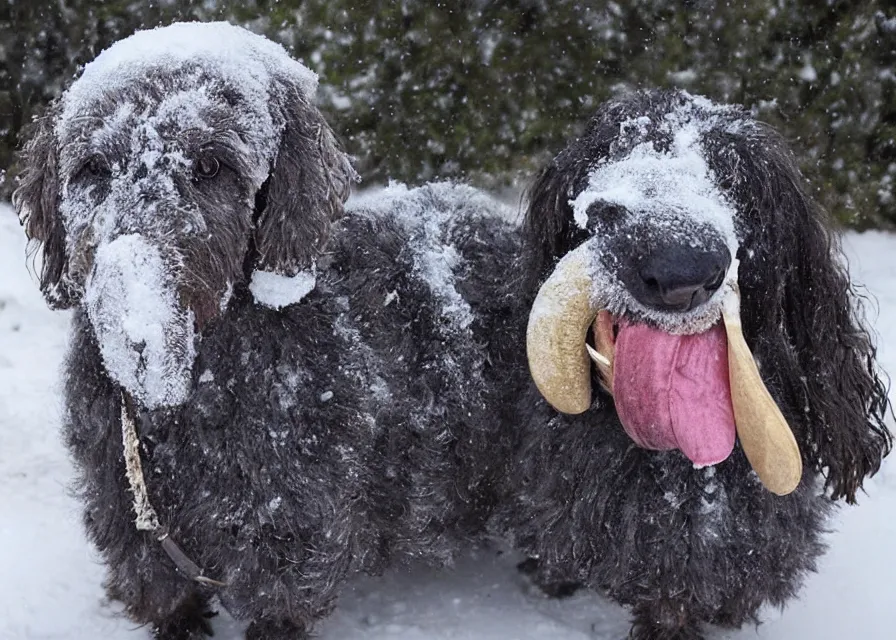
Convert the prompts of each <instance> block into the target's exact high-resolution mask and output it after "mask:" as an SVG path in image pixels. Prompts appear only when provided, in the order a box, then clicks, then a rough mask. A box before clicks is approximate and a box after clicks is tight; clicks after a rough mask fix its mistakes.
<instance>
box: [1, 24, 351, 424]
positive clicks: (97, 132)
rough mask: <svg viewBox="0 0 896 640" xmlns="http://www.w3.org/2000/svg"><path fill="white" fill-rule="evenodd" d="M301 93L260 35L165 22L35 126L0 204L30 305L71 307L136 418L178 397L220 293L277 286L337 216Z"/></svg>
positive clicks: (346, 173)
mask: <svg viewBox="0 0 896 640" xmlns="http://www.w3.org/2000/svg"><path fill="white" fill-rule="evenodd" d="M316 85H317V77H316V75H315V74H313V73H312V72H311V71H309V70H308V69H306V68H305V67H303V66H302V65H300V64H299V63H298V62H295V61H294V60H292V59H291V58H290V57H289V56H288V55H287V53H286V52H285V50H284V49H283V48H282V47H280V46H279V45H276V44H274V43H272V42H270V41H268V40H266V39H264V38H262V37H260V36H256V35H254V34H251V33H250V32H248V31H245V30H243V29H241V28H238V27H233V26H230V25H227V24H222V23H214V24H176V25H171V26H169V27H165V28H162V29H157V30H153V31H144V32H139V33H137V34H135V35H134V36H131V37H130V38H127V39H125V40H122V41H121V42H119V43H117V44H115V45H114V46H112V47H111V48H110V49H108V50H106V51H105V52H104V53H102V54H101V55H100V56H99V57H98V58H97V59H96V60H95V61H94V62H93V63H91V64H89V65H87V67H86V68H85V69H84V72H83V74H82V75H81V76H80V78H79V79H78V80H76V81H75V82H74V83H73V84H72V86H71V87H70V88H69V89H68V90H67V91H66V92H65V93H64V94H63V96H62V98H61V99H60V100H59V101H58V102H57V103H56V104H54V105H53V106H51V108H50V109H49V112H48V113H47V114H46V115H45V116H44V117H43V118H42V119H40V120H39V121H37V122H36V123H35V125H34V129H33V133H32V134H31V138H30V140H29V141H28V142H27V144H26V145H25V147H24V150H23V158H22V160H23V166H24V170H23V173H22V175H21V176H20V186H19V188H18V189H17V191H16V193H15V194H14V196H13V202H14V205H15V207H16V209H17V211H18V214H19V218H20V220H21V222H22V224H23V225H24V227H25V231H26V234H27V235H28V237H29V238H30V239H32V240H34V241H37V243H39V245H38V246H40V247H41V249H42V254H41V271H40V284H41V290H42V291H43V293H44V296H45V297H46V299H47V302H48V303H49V304H50V306H52V307H54V308H68V307H72V306H75V305H78V304H83V305H85V307H86V309H87V312H88V316H89V318H90V321H91V323H92V325H93V328H94V330H95V333H96V335H97V339H98V341H99V343H100V346H101V349H102V353H103V357H104V362H105V364H106V368H107V370H108V371H109V373H110V374H111V375H112V377H113V378H114V379H116V381H117V382H119V383H120V384H122V385H123V386H124V387H125V388H126V389H128V390H129V391H131V392H132V393H134V395H135V396H137V397H138V398H139V399H140V400H141V401H143V402H144V403H145V404H146V405H147V406H150V407H153V406H160V405H172V404H177V403H179V402H180V401H182V400H183V399H184V398H185V394H186V393H187V390H188V388H189V385H190V379H191V366H192V360H193V354H194V353H195V344H194V342H195V339H196V336H197V335H198V332H201V331H202V329H203V328H205V327H206V326H207V325H209V323H211V322H213V321H214V319H215V318H216V317H217V316H219V315H220V314H221V313H222V312H223V310H224V309H226V307H227V304H228V301H229V298H230V296H231V293H232V291H233V289H234V287H235V286H239V285H240V284H246V281H247V280H248V279H250V278H254V277H257V276H258V275H260V274H261V275H264V274H273V277H280V278H283V279H284V282H286V283H287V284H289V281H288V280H286V279H288V278H295V277H296V276H298V275H299V274H300V273H302V272H303V271H306V270H309V269H311V268H312V267H313V262H314V259H315V257H316V256H317V255H318V253H319V252H320V251H321V250H322V247H323V245H324V243H325V241H326V239H327V235H328V231H329V229H330V226H331V223H332V221H333V220H334V219H335V218H336V217H338V216H339V215H340V214H341V212H342V203H343V201H344V200H345V198H346V197H347V195H348V190H349V187H350V183H351V181H352V180H353V179H354V172H353V170H352V168H351V165H350V162H349V160H348V158H347V156H345V155H344V154H343V153H342V152H341V151H340V150H339V148H338V146H337V144H336V141H335V140H334V137H333V134H332V132H331V131H330V129H329V127H328V126H327V124H326V122H325V121H324V119H323V117H322V116H321V114H320V113H319V112H318V110H317V109H316V108H315V107H314V106H313V100H314V93H315V90H316ZM253 274H254V276H253ZM297 286H301V285H300V284H299V285H297Z"/></svg>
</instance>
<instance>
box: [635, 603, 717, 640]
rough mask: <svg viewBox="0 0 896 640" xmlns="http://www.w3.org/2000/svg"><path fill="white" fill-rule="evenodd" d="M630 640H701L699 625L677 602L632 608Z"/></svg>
mask: <svg viewBox="0 0 896 640" xmlns="http://www.w3.org/2000/svg"><path fill="white" fill-rule="evenodd" d="M632 613H633V614H634V621H633V623H632V630H631V632H630V633H629V638H630V639H631V640H703V639H704V636H703V633H702V631H701V630H700V623H699V622H698V621H696V620H694V619H693V618H691V617H690V616H689V615H688V614H687V611H686V609H685V608H684V607H682V606H681V603H679V602H670V601H667V600H659V601H656V602H651V603H647V604H641V605H637V606H635V607H634V608H633V610H632Z"/></svg>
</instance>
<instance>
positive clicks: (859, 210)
mask: <svg viewBox="0 0 896 640" xmlns="http://www.w3.org/2000/svg"><path fill="white" fill-rule="evenodd" d="M190 19H199V20H211V19H228V20H231V21H234V22H238V23H241V24H244V25H245V26H247V27H249V28H250V29H252V30H254V31H257V32H260V33H264V34H266V35H268V36H269V37H271V38H273V39H275V40H277V41H279V42H281V43H283V44H284V45H285V46H286V47H287V48H288V49H290V51H292V53H293V54H294V55H295V56H296V57H298V58H299V59H301V60H302V61H303V62H305V63H306V64H307V65H308V66H309V67H311V68H312V69H314V70H315V71H317V72H318V73H319V74H320V75H321V78H322V87H321V91H320V94H319V99H320V104H321V107H322V108H323V109H324V111H325V112H326V113H327V116H328V118H329V120H330V122H331V123H332V124H333V126H334V128H335V129H336V131H337V132H339V133H340V135H341V136H342V138H343V140H344V142H345V144H346V146H347V147H348V149H349V150H350V151H351V152H352V153H353V154H354V155H356V156H357V158H358V165H359V169H360V170H361V173H362V175H363V176H364V178H365V179H366V181H368V182H373V183H376V182H383V181H386V180H387V179H398V180H403V181H406V182H411V183H418V182H421V181H424V180H427V179H431V178H437V177H453V178H463V179H467V180H470V181H472V182H474V183H477V184H480V185H483V186H486V187H495V188H497V187H502V186H513V187H518V186H519V185H521V184H523V183H524V181H525V180H526V179H528V177H529V176H531V174H532V172H533V171H534V169H535V168H536V167H538V166H539V165H540V164H542V163H543V162H544V161H545V160H546V159H548V158H549V157H551V155H552V154H553V153H556V152H557V151H559V149H560V148H561V147H562V146H563V144H564V141H565V140H566V139H567V138H568V137H569V136H572V135H575V134H576V132H577V131H578V130H579V128H580V127H581V126H582V124H583V123H584V122H585V121H586V120H587V118H588V117H589V115H590V113H591V112H592V110H593V109H594V107H595V106H596V105H597V104H598V103H599V102H600V101H602V100H604V99H606V98H608V97H610V96H612V95H614V94H615V93H618V92H620V91H625V90H626V89H629V88H633V87H647V86H676V87H681V88H684V89H687V90H689V91H692V92H695V93H702V94H704V95H707V96H709V97H711V98H713V99H716V100H720V101H726V102H737V103H740V104H743V105H745V106H747V107H749V108H751V109H752V110H753V111H754V112H755V114H756V115H757V116H758V117H760V118H761V119H763V120H766V121H768V122H771V123H773V124H775V125H776V126H778V127H779V128H780V129H781V130H782V131H783V132H784V133H785V135H786V136H787V137H788V138H790V139H791V140H792V141H793V143H794V145H795V147H796V148H798V149H799V150H800V153H801V154H802V158H803V170H804V172H805V173H806V175H807V176H808V177H809V178H810V180H811V181H812V183H813V185H814V187H815V188H817V189H818V190H819V194H820V197H821V198H822V200H823V202H824V203H825V204H826V205H827V206H828V207H829V208H831V209H832V210H833V211H834V212H835V214H836V215H837V216H838V218H839V219H840V220H841V221H843V222H844V223H847V224H850V225H853V226H858V227H868V226H892V225H894V224H896V7H894V6H893V4H892V2H891V0H859V1H855V0H754V1H751V0H738V1H725V0H685V1H682V2H670V1H668V0H627V1H626V0H616V1H613V2H606V1H598V2H582V1H570V0H507V1H505V2H490V1H488V0H449V1H445V2H432V1H424V0H404V1H396V2H373V1H364V0H279V1H277V0H153V1H149V2H148V1H145V0H144V1H136V0H3V2H2V3H0V65H2V67H0V167H5V168H9V169H10V173H14V172H15V168H14V167H13V166H12V164H13V150H14V148H15V146H16V145H17V144H18V143H19V139H18V138H19V134H20V132H21V130H22V127H23V125H25V124H26V123H27V122H29V121H30V119H31V118H32V117H33V116H34V114H35V113H38V112H39V111H40V109H41V108H42V107H43V105H44V104H46V103H47V102H48V101H49V100H51V99H52V98H53V97H55V96H57V95H58V94H59V92H60V91H61V90H62V89H63V88H64V87H65V86H66V84H67V83H68V82H69V81H70V80H71V78H72V77H74V75H75V74H76V73H77V70H78V68H79V66H80V65H83V64H84V63H86V62H88V61H90V59H92V58H93V57H94V56H95V55H96V54H98V53H99V52H100V51H101V50H102V49H103V48H105V47H106V46H108V45H109V44H110V43H112V42H114V41H115V40H117V39H120V38H123V37H125V36H127V35H129V34H131V33H132V32H133V31H134V30H136V29H138V28H146V27H152V26H156V25H159V24H167V23H169V22H172V21H174V20H190ZM12 183H13V180H7V181H6V183H5V187H4V189H5V194H6V195H8V193H9V190H10V189H11V188H12V186H13V184H12Z"/></svg>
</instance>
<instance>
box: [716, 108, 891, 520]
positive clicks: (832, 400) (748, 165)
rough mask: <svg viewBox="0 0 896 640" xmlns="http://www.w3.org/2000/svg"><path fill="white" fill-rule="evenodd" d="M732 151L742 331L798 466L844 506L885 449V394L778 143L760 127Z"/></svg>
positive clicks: (834, 244) (800, 185) (856, 315)
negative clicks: (800, 461)
mask: <svg viewBox="0 0 896 640" xmlns="http://www.w3.org/2000/svg"><path fill="white" fill-rule="evenodd" d="M738 145H739V146H740V149H739V150H738V151H737V153H736V156H737V159H736V160H734V162H736V163H737V164H739V165H740V166H738V167H737V168H736V169H735V167H734V166H731V167H730V169H729V170H728V171H726V173H727V174H728V175H733V174H734V173H735V172H737V173H739V174H740V175H741V176H749V178H747V179H744V180H742V181H741V184H739V185H733V186H734V189H735V192H736V193H739V194H740V195H739V200H741V206H745V207H746V211H747V212H748V213H747V215H748V218H749V220H748V222H747V223H746V224H745V228H744V235H745V237H744V245H745V246H746V247H749V248H750V249H751V251H750V252H749V253H747V254H745V255H743V256H741V259H742V262H741V266H740V270H739V274H740V276H739V277H740V279H741V282H742V283H743V284H744V285H745V286H743V287H742V291H745V296H744V305H745V306H746V308H749V309H752V310H754V312H753V313H750V314H748V315H747V316H746V317H745V318H744V321H745V327H744V328H745V330H747V332H748V335H749V336H750V337H751V338H752V340H753V341H754V342H755V343H756V344H757V345H759V346H760V348H759V352H758V353H757V356H758V358H759V361H760V364H761V365H764V366H763V372H764V375H765V372H766V371H767V372H769V375H770V376H771V377H772V378H773V379H774V380H773V384H774V385H775V386H777V387H778V388H779V389H780V392H781V393H783V394H784V396H785V397H787V398H788V400H787V403H788V404H789V406H790V407H792V408H793V409H792V410H791V412H790V413H791V415H788V419H789V420H790V421H791V424H792V426H794V427H795V432H796V433H797V438H798V440H799V441H800V448H801V449H802V453H803V458H804V462H805V464H806V466H807V467H809V468H813V469H815V470H816V471H817V472H820V473H823V474H824V475H825V477H826V488H827V489H829V490H830V491H831V496H832V498H834V499H839V498H844V499H845V500H846V501H847V502H849V503H853V502H855V499H856V492H857V491H858V490H859V489H861V487H862V482H863V480H864V479H865V477H866V476H870V475H873V474H874V473H875V472H877V470H878V469H879V468H880V464H881V461H882V459H883V457H884V456H886V455H887V454H888V453H889V452H890V450H891V448H892V435H891V434H890V433H889V431H888V430H887V428H886V426H885V425H884V418H885V416H886V414H887V412H888V409H889V401H888V399H887V389H886V386H885V385H884V383H883V381H882V380H881V377H880V373H879V370H878V368H877V365H876V362H875V355H876V350H875V347H874V344H873V341H872V339H871V336H870V335H869V333H868V331H867V329H866V328H865V327H864V318H863V315H862V310H861V301H860V299H859V297H858V296H857V295H856V293H855V290H854V289H853V287H852V285H851V284H850V281H849V274H848V271H847V268H846V262H845V258H844V256H843V253H842V250H841V248H840V245H839V241H838V238H837V236H836V235H835V233H834V232H833V231H832V230H831V224H830V222H829V221H828V219H827V215H826V213H825V212H824V211H823V210H822V208H821V207H820V206H819V205H818V204H817V203H816V202H815V201H814V200H813V199H812V198H811V197H810V196H809V195H808V193H807V191H806V184H805V180H804V178H803V176H802V175H801V174H800V171H799V169H798V167H797V164H796V162H795V159H794V157H793V155H792V154H791V153H790V151H789V150H788V149H787V145H786V144H785V142H784V141H783V140H782V139H781V137H780V136H779V135H778V134H777V133H775V132H774V131H773V130H771V128H770V127H764V126H760V127H758V129H757V135H754V136H751V138H750V139H746V140H745V141H741V142H740V143H738ZM728 148H729V149H730V148H731V146H729V147H728ZM749 194H752V195H749ZM748 323H749V324H750V325H751V326H749V328H748V327H747V326H746V325H747V324H748ZM782 328H783V333H782V331H781V329H782ZM775 341H778V342H779V343H778V344H775V343H774V342H775Z"/></svg>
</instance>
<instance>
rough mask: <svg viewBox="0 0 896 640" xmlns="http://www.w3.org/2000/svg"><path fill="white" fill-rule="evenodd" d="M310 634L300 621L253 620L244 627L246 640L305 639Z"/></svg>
mask: <svg viewBox="0 0 896 640" xmlns="http://www.w3.org/2000/svg"><path fill="white" fill-rule="evenodd" d="M310 637H311V636H310V635H309V634H308V631H307V630H306V627H305V625H304V624H302V623H301V622H299V623H296V622H293V621H290V620H267V619H263V620H255V621H253V622H252V624H250V625H249V628H248V629H246V640H306V639H307V638H310Z"/></svg>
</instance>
